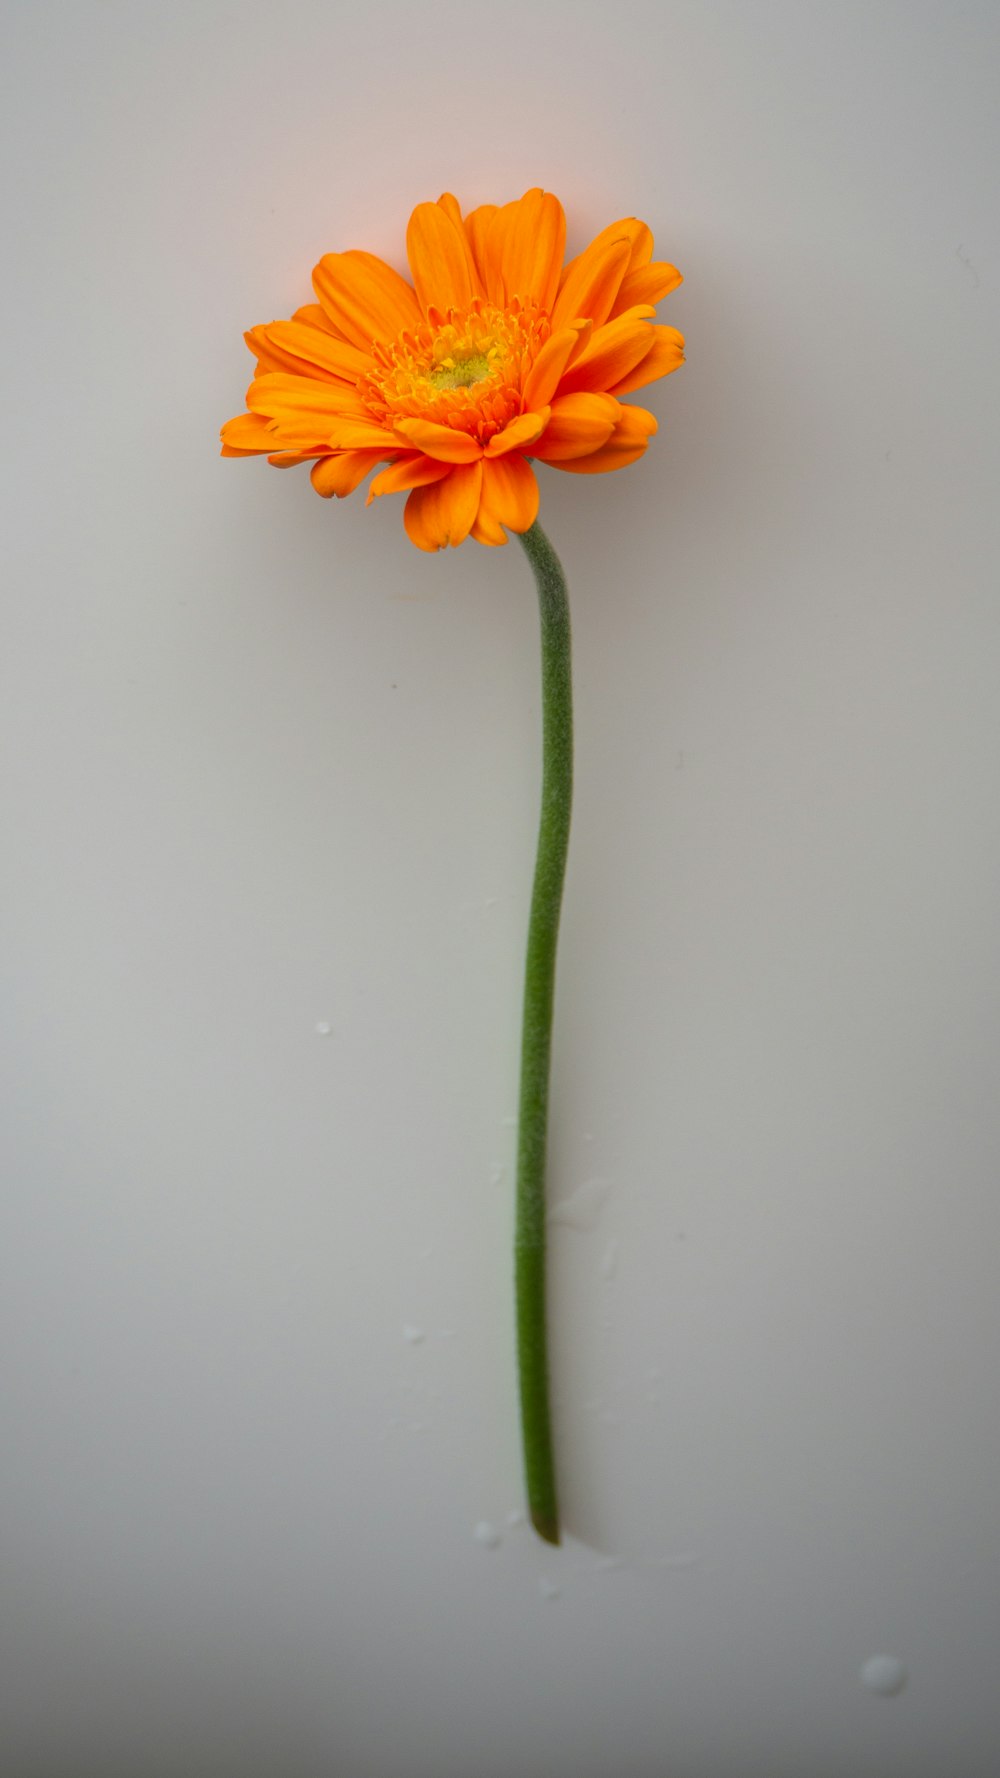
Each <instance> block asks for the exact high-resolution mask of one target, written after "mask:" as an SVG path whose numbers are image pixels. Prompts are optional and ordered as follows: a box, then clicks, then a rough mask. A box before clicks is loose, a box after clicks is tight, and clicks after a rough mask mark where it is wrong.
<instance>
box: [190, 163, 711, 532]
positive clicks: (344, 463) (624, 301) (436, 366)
mask: <svg viewBox="0 0 1000 1778" xmlns="http://www.w3.org/2000/svg"><path fill="white" fill-rule="evenodd" d="M565 241H566V219H565V217H564V215H563V209H562V205H561V204H560V202H559V200H558V198H555V197H553V196H552V195H551V193H549V192H543V191H540V190H535V191H529V192H526V193H525V195H524V197H523V198H520V199H519V200H518V201H517V202H516V203H513V204H504V205H502V206H501V207H499V208H498V207H497V206H496V205H495V204H482V205H480V207H479V209H478V210H472V211H471V212H470V213H469V215H467V216H465V217H463V216H462V212H461V210H460V209H459V206H458V203H457V201H456V200H455V198H453V197H452V196H451V194H450V192H446V193H445V194H444V196H443V197H442V198H440V199H439V200H438V202H437V203H436V204H418V206H417V208H416V209H415V210H414V212H413V215H412V216H411V218H410V224H409V227H408V229H407V231H406V251H407V257H408V258H409V262H410V270H411V273H412V275H413V282H412V284H408V283H407V282H406V280H405V278H402V277H400V275H399V273H398V272H395V271H393V269H392V267H391V266H388V265H386V263H385V261H384V260H381V259H377V258H376V257H375V255H374V254H372V253H359V252H350V253H327V254H326V255H325V256H324V257H323V258H322V259H321V260H320V262H319V265H318V266H317V267H316V270H315V271H314V273H313V288H314V290H315V292H316V295H317V297H318V299H319V300H318V302H316V303H309V304H308V305H307V306H306V307H305V308H302V309H299V310H297V311H296V313H295V315H294V316H293V317H292V319H291V321H272V322H271V323H270V325H269V326H264V327H254V328H252V329H251V331H250V332H249V333H248V334H247V335H246V340H247V344H248V345H249V347H250V350H251V351H252V352H253V353H254V354H255V356H256V359H257V369H256V372H255V374H254V380H253V382H252V383H251V385H250V388H249V389H248V390H247V408H248V409H249V412H248V413H245V414H240V415H238V417H237V418H236V419H235V420H229V421H227V422H226V424H225V426H224V427H223V428H222V454H223V456H224V457H251V456H259V455H262V454H263V455H266V456H267V458H268V461H269V462H270V463H273V464H275V465H276V466H278V467H279V468H288V467H290V466H291V465H293V464H296V463H304V462H306V461H310V460H312V463H313V467H312V472H311V473H312V483H313V487H314V488H315V489H316V491H317V493H319V494H323V495H326V496H329V495H331V494H339V495H345V494H351V493H353V492H354V490H355V488H357V487H358V486H359V484H360V483H361V482H362V481H364V479H365V476H366V475H368V473H369V472H370V471H371V470H372V469H374V468H375V466H376V464H378V463H388V468H386V469H383V470H382V471H381V473H380V474H379V475H377V476H376V477H375V480H374V481H373V482H372V484H371V491H370V493H369V495H368V504H369V505H370V504H371V502H372V500H373V499H374V498H375V497H376V495H378V494H398V493H403V492H405V491H407V490H408V491H409V498H408V499H407V502H406V508H405V512H404V515H403V516H404V522H405V524H406V529H407V532H408V533H409V536H410V538H411V540H412V541H413V542H414V543H415V544H416V545H417V547H418V548H419V549H424V550H436V549H442V548H443V547H444V545H445V544H449V543H450V544H459V543H463V542H464V541H465V539H466V538H467V537H470V536H471V537H474V538H476V540H477V541H478V542H479V543H488V544H501V543H506V541H507V538H506V535H505V532H504V529H503V527H504V526H506V528H507V530H510V531H519V532H521V531H527V530H528V528H529V526H531V525H532V524H534V521H535V518H536V516H537V513H538V483H537V482H536V480H535V475H534V471H533V469H532V467H531V463H530V461H529V459H530V458H537V459H538V460H539V461H540V462H542V463H548V464H551V466H552V467H553V468H554V469H566V470H571V471H573V472H574V473H575V474H577V475H596V474H600V473H602V472H603V471H604V470H611V469H623V468H624V467H625V465H626V464H627V463H633V462H634V461H635V459H636V458H637V457H641V456H642V454H643V452H644V451H645V449H646V444H647V441H648V440H649V438H651V437H652V435H653V433H654V432H655V431H656V420H655V418H654V416H653V415H652V414H651V413H649V412H648V411H647V409H646V408H642V407H632V406H628V405H626V404H624V403H623V402H622V400H621V397H622V396H623V395H628V394H630V393H631V391H632V390H633V389H641V388H642V387H643V386H644V385H645V384H647V383H652V382H654V381H655V380H656V378H657V377H664V376H666V375H667V374H668V373H669V372H670V371H672V370H676V369H677V367H678V365H680V364H682V363H683V361H684V342H683V340H682V338H681V336H680V334H679V333H678V332H677V330H676V328H674V327H660V326H655V325H653V324H652V322H651V317H652V316H653V315H654V314H655V309H654V307H653V305H654V304H655V303H657V302H659V300H660V298H661V297H663V296H666V294H667V292H668V291H670V290H673V289H675V288H676V286H677V285H678V284H679V283H680V281H681V276H680V273H679V272H678V271H676V270H675V268H674V267H673V266H672V265H663V264H659V263H655V264H654V263H653V261H652V253H653V237H652V235H651V233H650V231H649V229H648V228H647V227H646V224H645V223H644V222H639V221H637V220H636V218H635V217H634V216H629V217H626V218H625V219H624V220H623V221H621V222H613V223H611V224H610V226H609V227H608V228H606V229H603V230H602V231H601V233H600V234H599V235H598V236H597V237H596V239H595V240H593V241H591V243H590V246H589V247H587V248H586V249H585V251H584V252H583V253H581V254H579V255H578V257H577V258H576V259H573V260H571V261H570V262H569V264H568V265H566V266H564V265H563V252H564V247H565Z"/></svg>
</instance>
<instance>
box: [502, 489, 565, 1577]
mask: <svg viewBox="0 0 1000 1778" xmlns="http://www.w3.org/2000/svg"><path fill="white" fill-rule="evenodd" d="M521 542H522V544H523V545H524V550H525V554H526V555H527V557H528V560H529V562H530V563H531V566H532V568H533V570H534V574H535V580H536V583H537V586H538V603H539V610H540V615H541V629H542V758H543V769H542V813H541V821H540V824H539V829H538V856H537V859H536V862H535V880H534V887H533V890H532V896H531V915H530V919H529V923H528V954H527V959H526V962H525V970H524V1024H523V1030H522V1040H521V1102H520V1115H519V1119H518V1145H517V1215H516V1229H515V1236H514V1260H515V1287H516V1300H517V1352H518V1369H519V1373H520V1381H521V1427H522V1433H523V1439H524V1468H525V1480H526V1484H527V1495H528V1507H529V1510H530V1513H531V1522H532V1524H533V1525H534V1527H535V1530H536V1531H537V1532H538V1534H539V1536H540V1537H543V1538H544V1539H545V1541H546V1542H547V1543H558V1542H559V1509H558V1504H557V1500H556V1481H555V1464H554V1462H553V1457H552V1421H551V1414H550V1411H549V1367H548V1349H547V1339H546V1316H545V1155H546V1142H547V1130H548V1105H549V1063H550V1057H551V1051H552V1005H553V996H554V990H555V970H556V946H557V943H558V939H559V914H560V910H561V907H562V891H563V878H564V877H565V874H566V853H567V850H568V847H569V823H570V809H571V806H572V800H573V694H572V680H571V670H570V623H569V600H568V598H567V593H566V580H565V577H564V575H563V571H562V568H561V567H560V565H559V558H558V557H557V555H556V553H555V550H554V549H553V548H552V545H551V544H550V542H549V540H548V538H547V537H546V535H545V533H544V531H542V529H541V528H540V526H539V525H537V524H535V525H532V526H531V529H530V530H528V531H525V532H524V533H523V535H522V536H521Z"/></svg>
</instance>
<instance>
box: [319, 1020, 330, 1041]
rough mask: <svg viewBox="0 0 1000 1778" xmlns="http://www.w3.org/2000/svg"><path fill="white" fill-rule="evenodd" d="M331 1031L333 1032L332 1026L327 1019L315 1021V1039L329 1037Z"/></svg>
mask: <svg viewBox="0 0 1000 1778" xmlns="http://www.w3.org/2000/svg"><path fill="white" fill-rule="evenodd" d="M332 1030H333V1026H332V1025H331V1023H330V1021H329V1019H317V1021H316V1035H317V1037H329V1035H330V1033H331V1031H332Z"/></svg>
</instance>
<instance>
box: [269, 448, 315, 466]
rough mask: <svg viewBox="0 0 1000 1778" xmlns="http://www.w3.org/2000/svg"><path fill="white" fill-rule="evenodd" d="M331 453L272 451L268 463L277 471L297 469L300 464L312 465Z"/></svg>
mask: <svg viewBox="0 0 1000 1778" xmlns="http://www.w3.org/2000/svg"><path fill="white" fill-rule="evenodd" d="M329 454H330V453H329V451H325V450H315V451H272V452H271V455H270V456H269V457H268V459H267V460H268V462H269V463H270V464H272V465H273V467H274V468H275V469H297V468H298V466H299V464H300V463H312V462H313V461H314V460H315V458H317V457H328V456H329Z"/></svg>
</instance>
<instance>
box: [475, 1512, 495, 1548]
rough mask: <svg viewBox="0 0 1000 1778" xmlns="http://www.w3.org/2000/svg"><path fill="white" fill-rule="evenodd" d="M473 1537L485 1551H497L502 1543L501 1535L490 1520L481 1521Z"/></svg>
mask: <svg viewBox="0 0 1000 1778" xmlns="http://www.w3.org/2000/svg"><path fill="white" fill-rule="evenodd" d="M472 1535H473V1537H474V1538H475V1540H476V1542H477V1543H478V1544H481V1545H482V1548H483V1549H484V1550H495V1549H496V1548H497V1546H498V1545H499V1543H500V1533H499V1531H498V1530H497V1528H496V1526H495V1525H491V1524H490V1521H489V1519H480V1521H479V1524H478V1525H477V1526H476V1528H475V1530H474V1531H473V1533H472Z"/></svg>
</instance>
